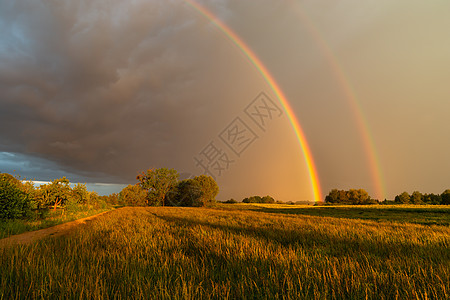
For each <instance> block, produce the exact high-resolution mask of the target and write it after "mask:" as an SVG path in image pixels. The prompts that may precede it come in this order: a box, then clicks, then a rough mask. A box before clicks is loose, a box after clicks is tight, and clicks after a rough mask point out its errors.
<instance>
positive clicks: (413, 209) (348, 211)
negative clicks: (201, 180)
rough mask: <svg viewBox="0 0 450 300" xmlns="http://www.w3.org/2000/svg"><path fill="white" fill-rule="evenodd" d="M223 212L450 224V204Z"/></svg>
mask: <svg viewBox="0 0 450 300" xmlns="http://www.w3.org/2000/svg"><path fill="white" fill-rule="evenodd" d="M218 207H219V208H222V209H241V210H253V211H260V212H267V213H275V214H280V213H281V214H296V215H310V216H327V217H333V218H346V219H347V218H350V219H365V220H374V221H378V222H399V223H415V224H423V225H447V226H449V225H450V206H449V205H333V206H312V205H278V204H241V203H239V204H223V205H219V206H218Z"/></svg>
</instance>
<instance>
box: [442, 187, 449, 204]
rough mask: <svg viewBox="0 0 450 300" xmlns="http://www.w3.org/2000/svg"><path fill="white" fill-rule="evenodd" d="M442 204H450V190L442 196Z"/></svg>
mask: <svg viewBox="0 0 450 300" xmlns="http://www.w3.org/2000/svg"><path fill="white" fill-rule="evenodd" d="M441 204H445V205H448V204H450V190H445V191H444V192H443V193H442V194H441Z"/></svg>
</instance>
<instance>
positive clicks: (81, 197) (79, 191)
mask: <svg viewBox="0 0 450 300" xmlns="http://www.w3.org/2000/svg"><path fill="white" fill-rule="evenodd" d="M72 195H73V196H72V197H73V200H74V201H75V202H76V203H81V204H86V203H87V202H88V200H89V192H88V190H87V188H86V185H85V184H82V183H77V184H76V185H75V186H74V187H73V188H72Z"/></svg>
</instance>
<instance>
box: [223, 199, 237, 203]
mask: <svg viewBox="0 0 450 300" xmlns="http://www.w3.org/2000/svg"><path fill="white" fill-rule="evenodd" d="M223 203H227V204H236V203H238V202H237V201H236V200H234V199H233V198H231V199H229V200H227V201H225V202H223Z"/></svg>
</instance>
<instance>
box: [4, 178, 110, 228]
mask: <svg viewBox="0 0 450 300" xmlns="http://www.w3.org/2000/svg"><path fill="white" fill-rule="evenodd" d="M116 198H117V197H115V196H114V195H111V196H99V195H98V194H97V193H96V192H89V191H88V190H87V189H86V185H85V184H81V183H78V184H76V185H75V186H73V187H72V186H71V185H70V182H69V180H68V179H67V178H66V177H62V178H59V179H55V180H53V181H51V182H49V183H48V184H43V185H40V186H39V187H36V186H35V185H34V183H33V182H31V181H25V180H20V179H17V178H15V177H14V176H12V175H11V174H7V173H0V219H16V218H25V217H29V216H31V214H32V212H33V211H34V212H38V214H44V213H45V212H46V211H47V210H49V209H53V210H56V209H57V208H61V207H63V208H67V209H78V208H80V206H84V207H85V208H94V209H99V208H104V207H106V206H107V202H114V200H115V199H116Z"/></svg>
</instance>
